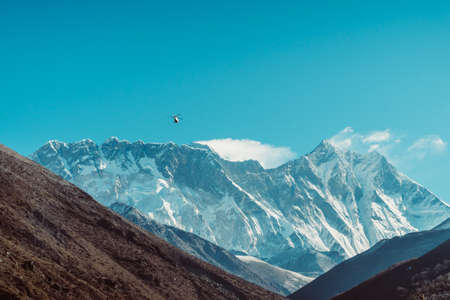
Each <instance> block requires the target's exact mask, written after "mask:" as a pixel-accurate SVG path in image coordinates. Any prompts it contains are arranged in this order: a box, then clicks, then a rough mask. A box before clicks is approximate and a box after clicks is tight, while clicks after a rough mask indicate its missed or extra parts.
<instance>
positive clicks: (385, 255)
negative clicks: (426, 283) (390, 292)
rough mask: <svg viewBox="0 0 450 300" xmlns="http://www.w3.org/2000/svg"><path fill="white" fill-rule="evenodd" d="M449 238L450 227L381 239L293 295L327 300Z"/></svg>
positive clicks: (295, 297)
mask: <svg viewBox="0 0 450 300" xmlns="http://www.w3.org/2000/svg"><path fill="white" fill-rule="evenodd" d="M449 238H450V229H442V230H440V229H433V230H428V231H422V232H413V233H409V234H406V235H404V236H401V237H395V238H392V239H388V240H383V241H380V242H378V243H377V244H376V245H375V246H373V247H372V248H370V249H369V250H367V251H365V252H363V253H361V254H359V255H357V256H355V257H353V258H350V259H348V260H346V261H344V262H342V263H340V264H338V265H337V266H336V267H334V268H332V269H331V270H330V271H328V272H326V273H325V274H323V275H321V276H319V277H318V278H316V279H315V280H313V281H312V282H310V283H309V284H307V285H305V286H304V287H303V288H301V289H300V290H298V291H297V292H295V293H294V294H292V295H290V296H289V298H292V299H296V300H300V299H301V300H308V299H317V300H325V299H330V298H331V297H333V296H336V295H338V294H339V293H343V292H345V291H347V290H349V289H351V288H353V287H355V286H357V285H358V284H360V283H361V282H363V281H364V280H367V279H369V278H371V277H372V276H375V275H376V274H378V273H379V272H382V271H384V270H386V269H387V268H389V267H390V266H391V265H393V264H397V263H399V262H401V261H405V260H409V259H412V258H416V257H419V256H422V255H424V254H425V253H427V252H428V251H430V250H432V249H433V248H435V247H437V246H438V245H440V244H441V243H443V242H444V241H446V240H448V239H449Z"/></svg>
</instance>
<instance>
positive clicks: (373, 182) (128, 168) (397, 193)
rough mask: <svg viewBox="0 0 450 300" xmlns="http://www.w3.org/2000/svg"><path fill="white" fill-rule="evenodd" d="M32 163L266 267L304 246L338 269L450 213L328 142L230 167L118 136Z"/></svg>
mask: <svg viewBox="0 0 450 300" xmlns="http://www.w3.org/2000/svg"><path fill="white" fill-rule="evenodd" d="M31 158H32V159H33V160H34V161H36V162H38V163H40V164H42V165H44V166H45V167H47V168H48V169H50V170H51V171H53V172H54V173H56V174H58V175H60V176H62V177H63V178H64V179H67V180H69V181H71V182H72V183H74V184H76V185H77V186H79V187H80V188H82V189H83V190H85V191H87V192H88V193H89V194H91V195H92V196H93V197H94V198H95V199H96V200H97V201H99V202H100V203H102V204H104V205H110V204H112V203H114V202H122V203H125V204H128V205H131V206H133V207H136V208H137V209H139V210H140V211H142V212H143V213H145V214H146V215H147V216H149V217H151V218H152V219H154V220H156V221H158V222H160V223H163V224H168V225H172V226H175V227H178V228H180V229H182V230H185V231H188V232H193V233H195V234H197V235H199V236H201V237H203V238H205V239H207V240H209V241H211V242H213V243H215V244H217V245H219V246H221V247H223V248H225V249H227V250H234V251H239V252H240V253H245V254H247V255H252V256H255V257H258V258H262V259H265V260H270V259H271V258H274V257H276V256H277V255H280V254H281V253H283V252H285V251H292V250H291V249H294V248H295V249H296V250H295V251H296V253H297V255H299V256H300V255H304V254H308V253H313V254H314V253H320V254H323V255H324V256H325V257H322V256H321V257H322V258H323V259H324V261H331V263H330V264H335V263H338V262H339V261H340V260H342V259H345V258H349V257H352V256H354V255H356V254H358V253H360V252H362V251H364V250H366V249H368V248H369V247H370V246H372V245H374V244H375V243H376V242H378V241H379V240H381V239H386V238H391V237H393V236H398V235H403V234H406V233H408V232H413V231H418V230H426V229H430V228H432V227H434V226H436V225H437V224H439V223H440V222H442V221H444V220H445V219H446V218H448V217H449V216H450V207H449V205H447V204H446V203H444V202H442V201H441V200H440V199H438V198H437V197H436V196H435V195H434V194H432V193H431V192H430V191H428V190H427V189H426V188H424V187H423V186H421V185H420V184H418V183H416V182H414V181H413V180H411V179H409V178H408V177H406V176H405V175H403V174H401V173H399V172H398V171H396V169H395V168H394V167H393V166H392V165H391V164H390V163H389V162H388V161H387V160H386V158H385V157H383V156H382V155H380V154H378V153H376V152H371V153H368V154H359V153H355V152H351V151H343V150H341V149H338V148H336V147H335V146H333V145H332V144H331V143H329V142H327V141H323V142H321V143H320V144H319V145H318V146H317V147H316V148H315V149H314V150H313V151H312V152H311V153H309V154H307V155H305V156H303V157H300V158H299V159H296V160H293V161H290V162H288V163H286V164H284V165H281V166H280V167H277V168H274V169H264V168H263V167H262V166H261V165H260V164H259V163H258V162H257V161H252V160H250V161H243V162H231V161H227V160H224V159H222V158H221V157H220V156H219V155H218V154H217V153H215V152H214V151H213V150H211V149H210V148H209V147H207V146H205V145H200V144H190V145H176V144H174V143H165V144H157V143H144V142H142V141H137V142H134V143H130V142H128V141H124V140H119V139H117V138H114V137H113V138H110V139H108V140H107V141H105V142H104V143H103V144H101V145H97V144H96V143H94V142H93V141H92V140H89V139H85V140H82V141H79V142H75V143H64V142H58V141H54V140H53V141H49V142H48V143H47V144H45V145H44V146H42V147H41V148H40V149H39V150H37V151H36V152H35V153H33V154H32V155H31ZM327 257H328V258H327ZM327 259H328V260H327ZM275 261H276V260H275ZM292 264H295V262H292V263H291V265H292ZM289 265H290V263H288V262H284V266H283V267H285V268H289ZM292 268H295V270H296V271H298V272H302V271H305V272H309V271H310V267H308V268H309V269H308V268H307V267H305V270H302V266H298V265H295V266H291V269H292ZM328 268H329V266H324V269H328Z"/></svg>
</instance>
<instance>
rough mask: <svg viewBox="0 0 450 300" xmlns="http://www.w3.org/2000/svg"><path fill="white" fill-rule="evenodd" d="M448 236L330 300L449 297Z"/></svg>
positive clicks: (444, 299)
mask: <svg viewBox="0 0 450 300" xmlns="http://www.w3.org/2000/svg"><path fill="white" fill-rule="evenodd" d="M449 283H450V239H448V240H447V241H445V242H443V243H442V244H440V245H439V246H437V247H436V248H434V249H432V250H431V251H429V252H427V253H425V254H424V255H422V256H420V257H418V258H414V259H411V260H408V261H403V262H400V263H398V264H397V265H394V266H392V267H391V268H389V269H387V270H385V271H383V272H381V273H379V274H377V275H376V276H374V277H372V278H370V279H369V280H366V281H364V282H363V283H361V284H359V285H358V286H356V287H354V288H352V289H351V290H348V291H346V292H345V293H342V294H340V295H338V296H336V297H334V298H332V300H347V299H348V300H378V299H407V300H415V299H433V300H447V299H450V284H449Z"/></svg>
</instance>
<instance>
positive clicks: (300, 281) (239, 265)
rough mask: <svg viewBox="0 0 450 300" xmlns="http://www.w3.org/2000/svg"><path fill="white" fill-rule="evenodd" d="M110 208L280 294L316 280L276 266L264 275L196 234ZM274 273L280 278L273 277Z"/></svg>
mask: <svg viewBox="0 0 450 300" xmlns="http://www.w3.org/2000/svg"><path fill="white" fill-rule="evenodd" d="M110 208H111V209H112V210H113V211H115V212H116V213H118V214H120V215H121V216H122V217H124V218H126V219H127V220H129V221H131V222H133V223H134V224H136V225H138V226H139V227H141V228H142V229H145V230H147V231H149V232H151V233H153V234H155V235H157V236H159V237H161V238H163V239H164V240H166V241H167V242H169V243H170V244H172V245H174V246H176V247H178V248H180V249H181V250H183V251H185V252H187V253H189V254H192V255H194V256H196V257H198V258H200V259H202V260H204V261H206V262H208V263H210V264H213V265H215V266H217V267H219V268H221V269H222V270H225V271H227V272H229V273H231V274H234V275H236V276H239V277H241V278H243V279H245V280H247V281H250V282H253V283H255V284H257V285H259V286H261V287H264V288H265V289H267V290H269V291H273V292H275V293H277V294H281V295H289V294H291V293H292V292H294V291H296V290H297V289H298V288H299V287H301V286H304V285H305V284H307V283H308V282H310V281H311V280H312V278H309V277H306V276H302V275H300V274H297V273H294V272H291V271H287V270H284V269H281V268H278V269H277V270H275V272H274V270H273V269H274V267H272V268H271V269H269V268H266V269H265V272H264V273H261V272H259V269H258V268H253V267H252V265H249V264H246V263H245V262H243V261H241V260H240V259H239V258H238V257H236V256H234V255H233V254H231V253H229V252H228V251H226V250H225V249H223V248H221V247H219V246H217V245H214V244H213V243H211V242H208V241H207V240H205V239H202V238H200V237H199V236H197V235H195V234H193V233H190V232H186V231H183V230H181V229H178V228H176V227H173V226H169V225H164V224H159V223H157V222H156V221H154V220H152V219H150V218H149V217H147V216H145V215H143V214H142V213H140V212H139V211H138V210H137V209H136V208H134V207H132V206H129V205H126V204H124V203H119V202H116V203H113V204H112V205H111V206H110ZM274 273H276V274H275V275H278V277H276V276H273V275H274Z"/></svg>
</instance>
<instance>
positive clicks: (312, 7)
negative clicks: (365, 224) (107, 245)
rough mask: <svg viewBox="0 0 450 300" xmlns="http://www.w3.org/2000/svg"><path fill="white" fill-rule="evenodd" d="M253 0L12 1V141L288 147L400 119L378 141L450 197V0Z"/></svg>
mask: <svg viewBox="0 0 450 300" xmlns="http://www.w3.org/2000/svg"><path fill="white" fill-rule="evenodd" d="M63 2H64V3H63ZM242 2H244V1H226V3H219V1H158V2H156V1H127V2H126V4H125V3H124V2H123V1H8V0H6V1H1V2H0V34H1V37H2V39H1V44H0V45H1V47H0V66H1V68H0V104H1V110H0V125H1V126H0V142H1V143H3V144H5V145H7V146H9V147H11V148H13V149H15V150H16V151H18V152H19V153H22V154H24V155H28V154H30V153H31V152H33V151H34V150H36V149H37V148H38V147H39V146H41V145H42V144H43V143H45V142H46V141H47V140H49V139H58V140H62V141H76V140H80V139H82V138H92V139H93V140H95V141H97V142H102V141H104V140H105V139H106V138H108V137H110V136H118V137H120V138H125V139H128V140H130V141H134V140H137V139H141V140H144V141H145V142H167V141H174V142H176V143H190V142H192V141H210V140H213V139H218V140H221V139H226V138H230V139H233V141H234V140H243V139H247V140H250V142H244V143H241V144H240V146H239V145H238V144H236V149H244V150H246V151H251V150H252V149H256V150H258V149H259V150H260V148H258V143H260V144H263V145H272V146H274V147H283V148H281V150H282V152H281V153H284V154H286V159H289V158H292V157H295V156H299V155H302V154H305V153H307V152H309V151H311V150H312V149H313V148H314V147H315V146H316V145H317V144H318V143H319V142H320V141H321V140H322V139H327V138H328V139H330V138H332V137H335V140H339V141H342V140H345V139H346V138H350V139H351V140H352V141H353V144H352V145H358V142H359V144H360V145H366V146H367V147H366V148H361V147H360V148H359V150H361V149H362V150H361V151H368V150H369V148H370V146H371V145H372V144H373V143H372V144H370V143H364V142H363V140H364V139H365V138H369V137H370V136H371V135H373V134H376V133H377V132H378V133H380V134H381V135H382V133H383V132H384V133H386V132H388V133H389V138H388V139H387V140H382V141H378V143H379V144H380V146H379V149H378V150H381V151H384V152H385V154H386V155H388V157H389V158H390V159H391V160H392V161H393V162H394V163H395V164H396V165H397V167H398V168H399V169H400V170H401V171H403V172H405V173H406V174H407V175H409V176H410V177H412V178H413V179H415V180H417V181H418V182H420V183H423V184H424V185H425V186H427V187H429V188H430V189H431V190H432V191H433V192H435V193H437V194H438V195H439V196H441V197H442V198H443V199H444V200H446V201H447V202H450V189H449V188H448V179H449V177H450V176H449V175H450V156H449V154H448V151H447V142H448V141H449V139H450V126H449V116H450V84H449V82H450V81H449V80H450V55H449V53H450V2H448V1H370V2H372V3H369V1H320V2H319V1H282V3H278V4H275V2H274V1H258V3H256V1H246V2H245V3H242ZM174 113H181V114H182V115H183V117H184V121H183V123H182V124H179V126H178V125H177V126H175V125H174V124H172V123H171V122H170V119H169V118H168V116H169V115H171V114H174ZM349 127H350V128H351V132H350V130H349V129H348V128H349ZM346 128H347V130H346ZM228 141H229V140H228ZM248 145H250V146H248ZM255 145H256V146H255ZM414 145H416V146H414ZM247 146H248V147H247ZM239 147H241V148H239ZM246 147H247V148H246ZM252 147H253V148H252ZM255 147H256V148H255ZM269 149H270V148H269ZM277 149H278V148H277ZM278 150H280V149H278ZM278 150H277V151H278ZM277 151H275V150H274V151H272V152H273V153H279V151H278V152H277ZM283 151H284V152H283ZM269 152H270V151H269Z"/></svg>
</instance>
